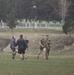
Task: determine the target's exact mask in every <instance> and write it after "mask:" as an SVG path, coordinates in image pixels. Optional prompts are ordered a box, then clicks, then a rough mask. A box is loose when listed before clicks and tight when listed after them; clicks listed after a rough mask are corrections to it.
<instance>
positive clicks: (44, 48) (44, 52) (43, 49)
mask: <svg viewBox="0 0 74 75" xmlns="http://www.w3.org/2000/svg"><path fill="white" fill-rule="evenodd" d="M43 51H44V59H46V48H44V49H43Z"/></svg>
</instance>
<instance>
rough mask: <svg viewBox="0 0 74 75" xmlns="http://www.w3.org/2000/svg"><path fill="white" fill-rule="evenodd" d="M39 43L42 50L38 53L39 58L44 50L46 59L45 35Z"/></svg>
mask: <svg viewBox="0 0 74 75" xmlns="http://www.w3.org/2000/svg"><path fill="white" fill-rule="evenodd" d="M39 45H40V51H39V53H38V56H37V59H39V55H40V54H41V53H42V51H44V59H46V40H45V36H44V35H43V36H42V39H41V40H40V42H39Z"/></svg>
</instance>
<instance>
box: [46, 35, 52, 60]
mask: <svg viewBox="0 0 74 75" xmlns="http://www.w3.org/2000/svg"><path fill="white" fill-rule="evenodd" d="M50 44H51V40H49V35H46V60H48V56H49V52H50Z"/></svg>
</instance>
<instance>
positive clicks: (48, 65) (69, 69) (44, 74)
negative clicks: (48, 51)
mask: <svg viewBox="0 0 74 75" xmlns="http://www.w3.org/2000/svg"><path fill="white" fill-rule="evenodd" d="M0 75H74V58H49V60H43V58H42V57H41V58H40V59H39V60H36V57H35V56H34V57H32V56H31V57H30V56H29V57H28V59H25V60H24V61H21V60H20V57H19V56H18V55H17V56H16V59H15V60H12V59H11V55H9V54H8V55H5V54H0Z"/></svg>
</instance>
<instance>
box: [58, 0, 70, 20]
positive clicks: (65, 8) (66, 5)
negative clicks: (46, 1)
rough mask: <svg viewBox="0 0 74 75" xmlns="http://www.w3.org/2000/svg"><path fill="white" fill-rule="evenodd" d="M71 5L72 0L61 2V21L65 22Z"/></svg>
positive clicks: (62, 0) (60, 0)
mask: <svg viewBox="0 0 74 75" xmlns="http://www.w3.org/2000/svg"><path fill="white" fill-rule="evenodd" d="M70 5H71V0H59V12H58V14H59V15H60V17H61V19H62V20H63V21H65V17H66V16H67V13H68V8H69V6H70Z"/></svg>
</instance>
